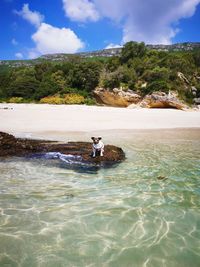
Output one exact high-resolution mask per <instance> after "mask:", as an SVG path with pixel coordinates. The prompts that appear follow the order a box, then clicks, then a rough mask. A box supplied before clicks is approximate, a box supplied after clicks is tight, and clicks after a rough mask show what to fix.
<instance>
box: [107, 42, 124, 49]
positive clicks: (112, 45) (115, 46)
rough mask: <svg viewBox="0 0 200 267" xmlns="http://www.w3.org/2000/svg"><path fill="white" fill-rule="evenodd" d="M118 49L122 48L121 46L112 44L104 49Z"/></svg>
mask: <svg viewBox="0 0 200 267" xmlns="http://www.w3.org/2000/svg"><path fill="white" fill-rule="evenodd" d="M119 47H122V46H121V45H119V44H113V43H111V44H108V45H107V46H106V47H105V49H109V48H119Z"/></svg>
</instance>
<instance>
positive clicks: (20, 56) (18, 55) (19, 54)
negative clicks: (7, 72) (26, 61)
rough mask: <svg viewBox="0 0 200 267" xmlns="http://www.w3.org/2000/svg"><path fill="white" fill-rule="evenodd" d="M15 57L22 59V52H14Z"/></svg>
mask: <svg viewBox="0 0 200 267" xmlns="http://www.w3.org/2000/svg"><path fill="white" fill-rule="evenodd" d="M15 57H16V58H17V59H22V58H23V57H24V56H23V54H22V53H20V52H18V53H16V54H15Z"/></svg>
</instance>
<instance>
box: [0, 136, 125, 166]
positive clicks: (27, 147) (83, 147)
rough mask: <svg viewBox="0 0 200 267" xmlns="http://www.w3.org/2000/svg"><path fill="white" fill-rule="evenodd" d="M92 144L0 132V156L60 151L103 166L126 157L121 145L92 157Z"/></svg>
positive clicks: (106, 149) (111, 147)
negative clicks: (32, 138) (39, 138)
mask: <svg viewBox="0 0 200 267" xmlns="http://www.w3.org/2000/svg"><path fill="white" fill-rule="evenodd" d="M91 151H92V145H91V143H88V142H69V143H58V142H52V141H45V140H29V139H21V138H15V137H14V136H13V135H10V134H7V133H3V132H0V157H7V156H19V157H25V156H31V155H33V156H34V155H36V154H38V153H48V152H58V153H62V154H65V155H73V156H80V157H79V158H80V161H81V162H83V163H94V164H98V163H103V166H105V165H110V164H113V163H117V162H120V161H122V160H124V159H125V154H124V152H123V150H122V149H121V148H119V147H116V146H112V145H106V146H105V152H104V156H103V157H95V158H92V157H91Z"/></svg>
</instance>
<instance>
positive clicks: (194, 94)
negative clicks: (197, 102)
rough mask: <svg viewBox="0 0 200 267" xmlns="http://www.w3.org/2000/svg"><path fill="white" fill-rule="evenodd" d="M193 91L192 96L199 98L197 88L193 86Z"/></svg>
mask: <svg viewBox="0 0 200 267" xmlns="http://www.w3.org/2000/svg"><path fill="white" fill-rule="evenodd" d="M191 91H192V94H193V96H197V91H198V90H197V88H196V87H195V86H192V87H191Z"/></svg>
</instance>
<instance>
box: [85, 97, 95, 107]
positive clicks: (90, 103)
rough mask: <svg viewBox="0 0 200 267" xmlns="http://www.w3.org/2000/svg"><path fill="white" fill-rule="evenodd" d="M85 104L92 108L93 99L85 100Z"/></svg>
mask: <svg viewBox="0 0 200 267" xmlns="http://www.w3.org/2000/svg"><path fill="white" fill-rule="evenodd" d="M85 104H86V105H88V106H93V105H96V104H97V103H96V100H95V99H94V98H86V99H85Z"/></svg>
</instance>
